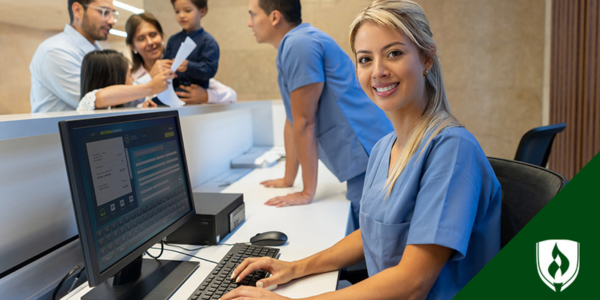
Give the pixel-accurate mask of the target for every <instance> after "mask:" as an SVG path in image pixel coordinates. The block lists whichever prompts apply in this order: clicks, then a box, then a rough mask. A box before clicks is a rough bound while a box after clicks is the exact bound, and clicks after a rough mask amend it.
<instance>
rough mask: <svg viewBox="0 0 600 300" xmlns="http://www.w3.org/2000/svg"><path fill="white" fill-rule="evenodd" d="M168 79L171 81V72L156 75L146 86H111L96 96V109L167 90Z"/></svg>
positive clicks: (166, 71)
mask: <svg viewBox="0 0 600 300" xmlns="http://www.w3.org/2000/svg"><path fill="white" fill-rule="evenodd" d="M170 79H173V72H172V71H171V70H164V71H162V72H160V73H158V74H157V75H156V76H154V77H153V78H152V80H151V81H150V82H149V83H147V84H141V85H123V84H120V85H111V86H108V87H106V88H104V89H102V90H100V91H98V93H97V94H96V108H104V107H108V106H115V105H119V104H123V103H127V102H130V101H133V100H136V99H140V98H144V97H146V96H150V95H154V94H158V93H160V92H162V91H164V90H166V89H167V87H168V86H169V84H170V83H169V81H168V80H170Z"/></svg>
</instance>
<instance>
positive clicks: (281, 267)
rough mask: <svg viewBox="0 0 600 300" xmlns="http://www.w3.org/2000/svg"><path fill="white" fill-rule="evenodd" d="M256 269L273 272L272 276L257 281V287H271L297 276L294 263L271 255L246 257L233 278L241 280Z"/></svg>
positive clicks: (236, 269) (237, 280)
mask: <svg viewBox="0 0 600 300" xmlns="http://www.w3.org/2000/svg"><path fill="white" fill-rule="evenodd" d="M256 270H264V271H267V272H269V273H271V277H267V278H264V279H261V280H259V281H258V282H256V286H257V287H265V288H266V287H269V286H271V285H274V284H283V283H286V282H289V281H290V280H292V279H294V278H296V277H295V276H294V264H293V263H290V262H286V261H281V260H278V259H274V258H270V257H260V258H258V257H250V258H246V259H245V260H244V261H243V262H242V263H241V264H240V265H239V266H237V268H235V270H233V273H232V275H231V279H234V278H235V279H236V282H240V281H241V280H242V279H244V278H245V277H246V276H248V275H249V274H250V273H252V272H254V271H256Z"/></svg>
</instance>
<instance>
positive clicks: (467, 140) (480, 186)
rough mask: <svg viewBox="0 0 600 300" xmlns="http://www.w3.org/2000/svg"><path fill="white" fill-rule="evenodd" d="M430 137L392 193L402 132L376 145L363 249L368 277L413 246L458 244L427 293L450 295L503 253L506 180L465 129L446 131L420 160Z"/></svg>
mask: <svg viewBox="0 0 600 300" xmlns="http://www.w3.org/2000/svg"><path fill="white" fill-rule="evenodd" d="M427 139H428V138H427V137H426V138H424V140H423V141H424V142H423V143H422V145H421V147H420V149H419V150H418V151H417V152H416V154H415V155H413V157H412V158H411V160H410V161H409V162H408V164H407V165H406V167H405V168H404V170H403V171H402V173H401V174H400V177H399V178H398V180H397V181H396V183H395V185H394V187H393V189H392V192H391V194H390V196H389V197H388V198H387V199H386V198H385V195H386V193H387V187H385V182H386V180H387V174H388V170H389V160H390V152H391V148H392V145H393V144H394V142H395V141H396V133H395V132H392V133H391V134H389V135H387V136H386V137H384V138H383V139H381V141H379V142H378V143H377V145H375V147H374V148H373V153H372V155H371V158H370V160H369V166H368V168H367V174H366V178H365V183H364V189H363V197H362V200H361V209H360V227H361V233H362V240H363V248H364V251H365V259H366V262H367V269H368V271H369V276H373V275H375V274H377V273H379V272H381V271H382V270H384V269H386V268H390V267H393V266H396V265H397V264H398V263H399V262H400V260H401V259H402V254H403V253H404V248H405V247H406V245H408V244H411V245H414V244H436V245H441V246H444V247H448V248H451V249H454V250H455V253H454V254H453V255H452V257H451V258H450V260H449V261H448V262H447V263H446V265H445V266H444V268H443V269H442V271H441V273H440V275H439V277H438V278H437V280H436V282H435V284H434V285H433V287H432V289H431V291H430V292H429V295H428V297H427V299H451V298H452V297H453V296H454V295H456V293H458V291H460V289H461V288H462V287H464V286H465V285H466V284H467V283H468V282H469V280H471V278H473V277H474V276H475V274H477V272H479V270H481V268H483V267H484V266H485V264H486V263H487V262H488V261H489V260H490V259H492V258H493V257H494V255H496V253H497V252H498V251H500V210H501V199H500V197H501V191H500V183H499V182H498V180H497V179H496V175H495V174H494V171H493V170H492V167H491V166H490V163H489V162H488V160H487V157H486V156H485V154H484V153H483V150H482V149H481V147H480V146H479V143H477V140H476V139H475V137H473V135H472V134H471V133H470V132H468V131H467V130H466V129H464V128H462V127H455V128H449V129H445V130H443V131H441V132H440V133H439V134H438V135H437V136H435V137H434V138H433V139H432V140H431V142H430V143H429V144H428V145H427V147H426V148H425V150H424V151H423V152H422V154H421V157H420V158H419V159H418V160H417V157H418V156H419V154H420V153H421V150H422V149H423V147H424V146H425V145H424V144H425V141H427ZM399 284H401V283H399Z"/></svg>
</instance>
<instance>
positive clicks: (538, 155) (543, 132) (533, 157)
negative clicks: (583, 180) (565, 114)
mask: <svg viewBox="0 0 600 300" xmlns="http://www.w3.org/2000/svg"><path fill="white" fill-rule="evenodd" d="M565 127H567V124H565V123H560V124H554V125H548V126H542V127H536V128H534V129H531V130H529V131H527V133H525V134H524V135H523V137H522V138H521V142H519V148H517V154H516V155H515V160H518V161H523V162H526V163H530V164H534V165H537V166H541V167H546V164H548V157H550V150H552V142H553V141H554V137H555V136H556V134H557V133H559V132H561V131H563V130H564V129H565Z"/></svg>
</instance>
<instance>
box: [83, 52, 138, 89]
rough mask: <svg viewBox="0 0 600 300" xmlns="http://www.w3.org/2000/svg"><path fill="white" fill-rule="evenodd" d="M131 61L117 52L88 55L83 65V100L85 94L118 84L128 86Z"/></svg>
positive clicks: (91, 53)
mask: <svg viewBox="0 0 600 300" xmlns="http://www.w3.org/2000/svg"><path fill="white" fill-rule="evenodd" d="M129 74H130V73H129V61H128V60H127V58H125V56H123V54H121V53H119V52H117V51H115V50H110V49H109V50H99V51H98V50H97V51H92V52H90V53H88V54H87V55H86V56H85V57H84V58H83V62H82V63H81V96H80V97H81V98H83V97H84V96H85V94H87V93H89V92H91V91H93V90H97V89H101V88H105V87H107V86H111V85H116V84H126V83H127V79H128V77H129Z"/></svg>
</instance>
